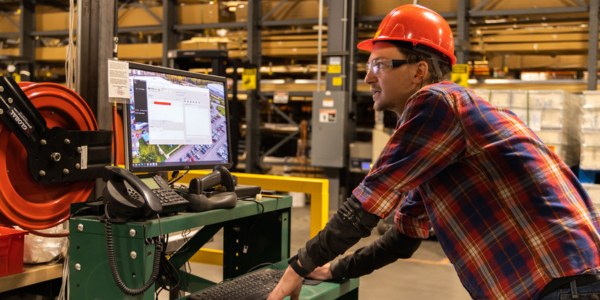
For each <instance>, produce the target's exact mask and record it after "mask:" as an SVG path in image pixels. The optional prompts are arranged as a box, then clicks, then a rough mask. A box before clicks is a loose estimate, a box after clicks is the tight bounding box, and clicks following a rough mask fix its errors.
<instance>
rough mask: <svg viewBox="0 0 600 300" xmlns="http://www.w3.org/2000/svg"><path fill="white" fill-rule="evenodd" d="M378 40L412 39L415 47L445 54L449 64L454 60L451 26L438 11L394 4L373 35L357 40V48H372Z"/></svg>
mask: <svg viewBox="0 0 600 300" xmlns="http://www.w3.org/2000/svg"><path fill="white" fill-rule="evenodd" d="M377 41H403V42H411V43H412V45H413V46H414V47H417V48H422V47H419V46H426V47H429V48H432V49H435V50H437V51H439V52H441V54H443V55H445V56H447V57H448V58H449V59H450V61H451V64H452V65H454V64H455V63H456V57H455V56H454V38H453V36H452V30H451V29H450V25H448V22H446V20H444V18H443V17H442V16H440V15H439V14H438V13H436V12H434V11H433V10H431V9H429V8H426V7H423V6H420V5H413V4H407V5H402V6H399V7H396V8H395V9H394V10H392V11H391V12H390V13H389V14H388V15H387V16H385V18H384V19H383V21H381V24H379V28H378V29H377V33H375V37H374V38H372V39H370V40H366V41H362V42H360V43H358V49H361V50H367V51H371V50H372V49H373V44H374V43H375V42H377ZM422 52H425V51H422Z"/></svg>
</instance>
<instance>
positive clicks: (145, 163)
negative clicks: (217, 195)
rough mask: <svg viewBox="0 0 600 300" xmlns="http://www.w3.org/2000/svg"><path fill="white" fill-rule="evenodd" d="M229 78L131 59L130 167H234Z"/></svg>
mask: <svg viewBox="0 0 600 300" xmlns="http://www.w3.org/2000/svg"><path fill="white" fill-rule="evenodd" d="M226 87H227V85H226V78H224V77H219V76H212V75H205V74H198V73H192V72H187V71H181V70H174V69H167V68H162V67H157V66H150V65H144V64H138V63H129V88H130V94H131V102H130V104H129V107H128V108H127V109H126V111H127V112H126V114H127V116H126V118H124V120H125V121H124V122H125V128H126V132H127V135H126V138H125V139H126V147H127V149H128V150H127V152H128V153H127V155H126V162H125V163H126V165H127V168H128V169H129V170H130V171H132V172H157V171H175V170H191V169H212V168H214V167H215V166H217V165H224V166H225V167H231V161H232V159H231V145H230V144H231V142H230V137H229V123H230V121H231V120H229V110H228V104H227V88H226Z"/></svg>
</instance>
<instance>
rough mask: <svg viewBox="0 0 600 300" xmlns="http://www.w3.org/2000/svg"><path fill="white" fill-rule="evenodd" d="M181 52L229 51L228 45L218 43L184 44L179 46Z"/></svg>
mask: <svg viewBox="0 0 600 300" xmlns="http://www.w3.org/2000/svg"><path fill="white" fill-rule="evenodd" d="M177 49H181V50H227V44H226V43H217V42H182V43H179V44H178V45H177Z"/></svg>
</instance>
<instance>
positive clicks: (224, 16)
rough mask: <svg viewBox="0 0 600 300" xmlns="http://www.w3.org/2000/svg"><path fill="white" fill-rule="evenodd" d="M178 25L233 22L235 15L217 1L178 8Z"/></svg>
mask: <svg viewBox="0 0 600 300" xmlns="http://www.w3.org/2000/svg"><path fill="white" fill-rule="evenodd" d="M178 14H179V22H178V24H211V23H226V22H235V14H234V13H233V12H230V11H229V9H228V8H227V7H226V6H224V5H221V4H220V3H219V2H217V1H211V2H210V3H205V4H193V5H184V6H179V9H178Z"/></svg>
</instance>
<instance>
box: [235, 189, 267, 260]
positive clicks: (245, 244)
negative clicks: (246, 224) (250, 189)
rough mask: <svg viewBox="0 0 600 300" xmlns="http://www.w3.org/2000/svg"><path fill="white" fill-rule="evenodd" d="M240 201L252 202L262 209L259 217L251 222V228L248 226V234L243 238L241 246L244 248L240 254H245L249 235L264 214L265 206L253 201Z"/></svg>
mask: <svg viewBox="0 0 600 300" xmlns="http://www.w3.org/2000/svg"><path fill="white" fill-rule="evenodd" d="M240 200H241V201H249V202H254V203H256V204H258V205H260V206H261V207H262V211H261V212H260V215H259V216H258V217H256V219H254V222H252V226H250V229H249V230H248V234H247V235H246V236H245V241H244V244H243V245H244V248H243V250H242V253H247V252H248V241H249V240H250V234H251V233H252V229H254V225H256V223H258V220H259V218H260V217H261V216H262V215H263V214H264V213H265V206H264V205H263V204H262V203H260V202H258V201H256V200H254V199H240Z"/></svg>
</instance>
